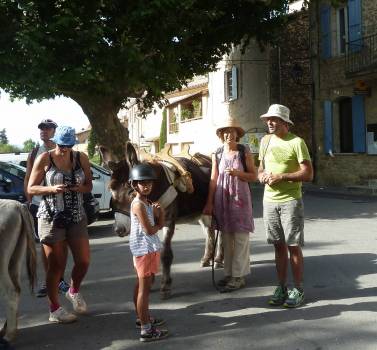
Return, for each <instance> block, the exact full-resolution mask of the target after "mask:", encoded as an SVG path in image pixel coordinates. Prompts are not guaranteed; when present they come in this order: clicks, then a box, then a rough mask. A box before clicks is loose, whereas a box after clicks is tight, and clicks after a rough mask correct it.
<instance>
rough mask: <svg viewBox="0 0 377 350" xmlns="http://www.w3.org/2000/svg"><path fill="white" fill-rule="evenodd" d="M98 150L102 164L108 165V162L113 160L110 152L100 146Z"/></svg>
mask: <svg viewBox="0 0 377 350" xmlns="http://www.w3.org/2000/svg"><path fill="white" fill-rule="evenodd" d="M98 148H99V151H100V153H101V157H102V159H103V161H104V163H106V164H109V162H110V161H112V160H113V157H112V156H111V152H110V150H109V149H108V148H107V147H105V146H101V145H100V146H99V147H98Z"/></svg>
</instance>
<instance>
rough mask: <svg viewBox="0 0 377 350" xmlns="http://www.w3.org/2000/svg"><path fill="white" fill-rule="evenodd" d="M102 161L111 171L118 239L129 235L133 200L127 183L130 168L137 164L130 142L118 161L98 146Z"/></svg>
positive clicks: (115, 225)
mask: <svg viewBox="0 0 377 350" xmlns="http://www.w3.org/2000/svg"><path fill="white" fill-rule="evenodd" d="M100 152H101V154H102V159H103V160H104V162H105V163H106V164H107V166H108V167H109V168H110V169H111V171H112V175H111V180H110V184H109V189H110V191H111V195H112V206H113V209H114V211H115V222H114V232H115V233H116V234H117V235H119V236H120V237H123V236H126V235H128V234H129V233H130V228H131V220H130V205H131V202H132V200H133V197H134V196H133V192H134V190H133V188H132V187H131V185H130V183H129V182H128V178H129V174H130V170H131V168H132V167H133V166H134V165H136V164H138V163H139V160H138V157H137V154H136V151H135V148H134V147H133V146H132V144H131V143H130V142H128V143H127V144H126V146H125V150H124V158H123V159H120V160H119V159H118V158H116V157H115V156H113V154H112V153H111V151H110V150H109V149H108V148H106V147H104V146H100Z"/></svg>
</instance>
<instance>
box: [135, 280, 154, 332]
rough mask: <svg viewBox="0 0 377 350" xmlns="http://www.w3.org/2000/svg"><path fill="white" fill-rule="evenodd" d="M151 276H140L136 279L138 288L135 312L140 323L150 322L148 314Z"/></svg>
mask: <svg viewBox="0 0 377 350" xmlns="http://www.w3.org/2000/svg"><path fill="white" fill-rule="evenodd" d="M151 283H152V276H148V277H142V278H139V279H138V283H137V285H138V289H137V290H136V288H135V291H136V295H135V297H136V298H135V299H136V313H137V314H138V316H139V318H140V322H141V324H142V325H145V324H148V323H149V322H150V315H149V292H150V289H151Z"/></svg>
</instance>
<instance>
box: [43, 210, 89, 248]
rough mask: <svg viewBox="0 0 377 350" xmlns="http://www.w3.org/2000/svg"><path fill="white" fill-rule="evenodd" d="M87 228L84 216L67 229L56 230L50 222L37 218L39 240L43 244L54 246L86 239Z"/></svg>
mask: <svg viewBox="0 0 377 350" xmlns="http://www.w3.org/2000/svg"><path fill="white" fill-rule="evenodd" d="M87 226H88V225H87V220H86V216H84V218H83V219H82V220H81V221H80V222H78V223H77V224H72V225H70V226H69V227H68V228H57V227H54V225H53V223H52V222H50V221H48V220H46V219H43V218H38V234H39V239H40V241H41V243H43V244H54V243H57V242H59V241H64V240H68V239H75V238H88V237H89V235H88V228H87Z"/></svg>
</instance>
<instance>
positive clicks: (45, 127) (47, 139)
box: [24, 119, 69, 298]
mask: <svg viewBox="0 0 377 350" xmlns="http://www.w3.org/2000/svg"><path fill="white" fill-rule="evenodd" d="M57 126H58V125H57V124H56V123H55V122H54V121H53V120H52V119H43V120H42V121H41V122H40V123H39V124H38V129H39V130H40V132H39V135H40V138H41V141H42V144H41V145H37V146H36V147H34V148H33V150H32V151H31V152H30V153H29V156H28V159H27V164H26V175H25V179H24V192H25V196H26V198H27V200H28V202H29V210H30V212H31V214H32V216H33V219H34V228H35V234H36V236H37V238H38V240H39V236H38V219H37V216H36V215H37V212H38V208H39V204H40V202H41V200H42V197H41V196H32V195H30V194H29V193H28V192H27V186H28V183H29V178H30V173H31V170H32V168H33V165H34V161H35V159H36V158H37V157H38V156H39V155H40V154H42V153H44V152H48V151H50V150H52V149H54V148H55V143H54V142H53V141H51V138H52V137H53V136H54V134H55V129H56V128H57ZM41 258H42V263H43V267H44V270H45V272H46V269H47V259H46V255H45V253H44V250H43V249H41ZM68 289H69V284H68V283H67V282H65V281H64V278H63V277H62V278H61V279H60V282H59V290H60V292H61V293H66V292H67V290H68ZM46 295H47V287H46V282H43V283H42V284H41V286H40V288H39V289H38V291H37V293H36V296H37V297H38V298H43V297H45V296H46Z"/></svg>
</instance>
